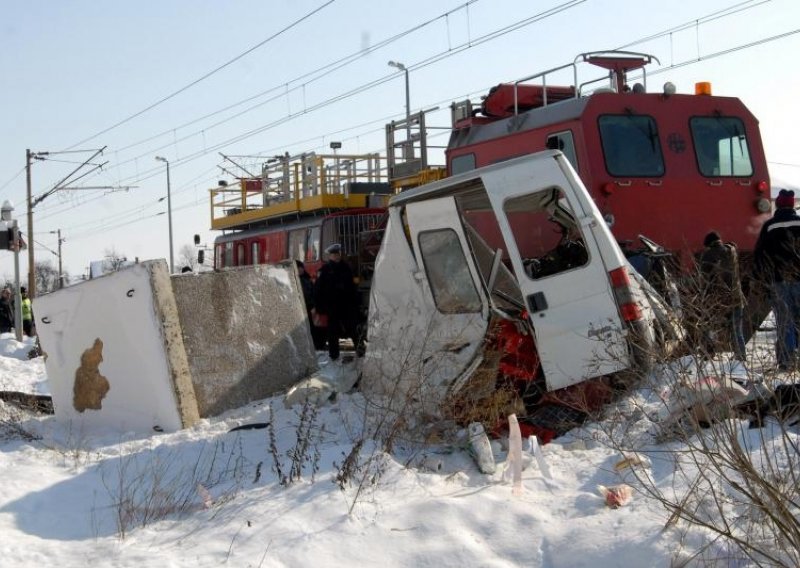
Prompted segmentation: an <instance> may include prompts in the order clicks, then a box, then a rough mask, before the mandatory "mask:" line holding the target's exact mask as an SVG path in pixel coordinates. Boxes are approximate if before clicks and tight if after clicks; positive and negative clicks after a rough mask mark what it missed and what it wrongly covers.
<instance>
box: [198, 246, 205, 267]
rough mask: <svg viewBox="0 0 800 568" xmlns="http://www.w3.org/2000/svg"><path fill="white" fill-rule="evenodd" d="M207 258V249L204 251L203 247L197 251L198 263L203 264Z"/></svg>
mask: <svg viewBox="0 0 800 568" xmlns="http://www.w3.org/2000/svg"><path fill="white" fill-rule="evenodd" d="M205 260H206V251H204V250H202V249H201V250H199V251H197V263H198V264H203V262H205Z"/></svg>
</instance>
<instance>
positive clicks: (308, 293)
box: [294, 260, 325, 350]
mask: <svg viewBox="0 0 800 568" xmlns="http://www.w3.org/2000/svg"><path fill="white" fill-rule="evenodd" d="M294 262H295V264H296V266H297V277H298V278H299V279H300V287H301V288H302V289H303V301H304V303H305V306H306V313H307V314H308V325H309V327H310V328H311V339H312V341H313V342H314V349H317V350H319V349H324V348H325V338H324V337H323V332H322V330H321V329H320V328H319V327H317V326H316V325H314V282H312V281H311V275H309V273H308V272H306V265H305V264H303V262H302V261H300V260H295V261H294Z"/></svg>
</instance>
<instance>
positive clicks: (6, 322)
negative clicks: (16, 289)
mask: <svg viewBox="0 0 800 568" xmlns="http://www.w3.org/2000/svg"><path fill="white" fill-rule="evenodd" d="M9 331H14V306H12V305H11V290H9V289H8V288H3V291H2V292H0V333H7V332H9Z"/></svg>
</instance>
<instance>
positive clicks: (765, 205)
mask: <svg viewBox="0 0 800 568" xmlns="http://www.w3.org/2000/svg"><path fill="white" fill-rule="evenodd" d="M756 209H758V212H759V213H769V212H770V210H771V209H772V204H771V203H770V202H769V199H767V198H766V197H762V198H761V199H759V200H758V201H756Z"/></svg>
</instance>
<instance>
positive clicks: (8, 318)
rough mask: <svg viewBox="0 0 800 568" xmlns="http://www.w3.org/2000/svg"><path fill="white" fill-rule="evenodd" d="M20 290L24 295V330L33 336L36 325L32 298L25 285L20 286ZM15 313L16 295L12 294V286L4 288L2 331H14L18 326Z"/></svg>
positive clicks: (1, 296)
mask: <svg viewBox="0 0 800 568" xmlns="http://www.w3.org/2000/svg"><path fill="white" fill-rule="evenodd" d="M19 292H20V296H21V297H22V303H21V307H22V332H23V333H24V334H25V335H27V336H28V337H33V336H34V327H33V309H32V307H31V299H30V298H29V297H28V290H27V288H25V287H24V286H20V288H19ZM14 313H15V310H14V297H13V295H12V294H11V288H8V287H6V288H3V290H2V291H0V333H8V332H12V331H14V328H15V327H16V326H15V319H16V318H15V316H14Z"/></svg>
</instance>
